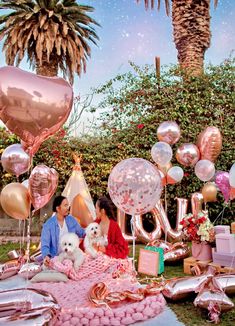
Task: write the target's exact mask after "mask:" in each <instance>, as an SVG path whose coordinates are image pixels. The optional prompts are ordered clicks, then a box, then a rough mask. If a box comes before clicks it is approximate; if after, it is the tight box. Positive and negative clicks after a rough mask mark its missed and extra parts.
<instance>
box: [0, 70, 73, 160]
mask: <svg viewBox="0 0 235 326" xmlns="http://www.w3.org/2000/svg"><path fill="white" fill-rule="evenodd" d="M72 103H73V91H72V88H71V86H70V85H69V84H68V83H67V82H66V81H65V80H64V79H62V78H58V77H43V76H38V75H35V74H32V73H30V72H26V71H23V70H21V69H19V68H15V67H12V66H8V67H2V68H0V118H1V120H2V121H3V122H4V123H5V124H6V126H7V127H8V128H9V130H11V131H12V132H13V133H15V134H16V135H17V136H19V137H20V138H21V139H22V141H23V142H24V143H25V148H26V149H27V151H28V153H29V154H30V155H33V154H34V153H36V151H37V150H38V148H39V146H40V145H41V143H42V142H43V141H44V140H45V139H47V138H48V137H50V136H51V135H53V134H54V133H55V132H56V131H57V130H59V129H60V127H61V126H62V125H63V124H64V122H65V121H66V120H67V118H68V116H69V113H70V111H71V108H72Z"/></svg>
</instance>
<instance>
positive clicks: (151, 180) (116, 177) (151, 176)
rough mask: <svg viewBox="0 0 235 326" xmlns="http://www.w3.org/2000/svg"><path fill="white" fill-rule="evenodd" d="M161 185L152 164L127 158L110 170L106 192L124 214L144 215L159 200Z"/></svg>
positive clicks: (157, 173)
mask: <svg viewBox="0 0 235 326" xmlns="http://www.w3.org/2000/svg"><path fill="white" fill-rule="evenodd" d="M161 183H162V181H161V176H160V174H159V172H158V170H157V169H156V167H155V166H154V165H153V164H151V163H150V162H148V161H146V160H144V159H142V158H129V159H126V160H123V161H121V162H119V163H118V164H117V165H116V166H115V167H114V168H113V169H112V171H111V173H110V176H109V179H108V190H109V194H110V197H111V199H112V200H113V202H114V204H115V205H116V206H117V207H118V208H119V209H120V210H122V211H123V212H125V213H126V214H129V215H134V214H145V213H147V212H149V211H151V209H153V207H154V206H155V204H156V203H157V201H158V200H159V198H160V196H161V191H162V184H161Z"/></svg>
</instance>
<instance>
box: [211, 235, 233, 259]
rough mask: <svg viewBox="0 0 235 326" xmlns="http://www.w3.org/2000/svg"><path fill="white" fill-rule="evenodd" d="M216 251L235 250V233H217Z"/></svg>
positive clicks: (226, 251)
mask: <svg viewBox="0 0 235 326" xmlns="http://www.w3.org/2000/svg"><path fill="white" fill-rule="evenodd" d="M215 242H216V251H217V252H218V253H228V254H230V253H233V252H235V234H226V233H220V234H216V235H215Z"/></svg>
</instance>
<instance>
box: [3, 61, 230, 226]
mask: <svg viewBox="0 0 235 326" xmlns="http://www.w3.org/2000/svg"><path fill="white" fill-rule="evenodd" d="M233 65H234V59H229V60H227V61H225V62H223V63H222V64H221V65H219V66H211V65H210V66H208V67H207V68H206V70H205V74H204V75H203V76H201V77H193V78H191V79H190V80H189V79H187V81H184V82H183V81H182V80H183V79H182V78H181V75H180V74H181V72H180V71H179V70H178V69H177V67H168V68H167V67H166V68H165V69H164V71H163V72H162V75H161V79H160V80H157V79H156V76H155V70H154V69H153V67H149V66H146V67H143V68H140V67H137V66H135V65H134V64H133V63H132V64H131V66H132V68H133V72H128V73H126V74H124V75H118V76H117V77H116V78H114V79H112V80H110V81H109V82H107V83H106V84H105V85H103V86H102V87H100V88H99V89H97V90H96V93H97V94H99V95H102V98H103V100H102V102H101V103H99V104H98V105H97V107H92V108H91V111H93V112H94V111H99V110H100V112H101V113H100V118H99V121H98V124H97V126H96V135H95V136H87V137H86V138H84V137H83V138H80V139H77V138H72V137H69V136H67V135H66V134H65V133H64V132H61V131H60V132H59V133H57V134H56V135H54V136H53V137H51V138H50V139H49V140H47V141H45V142H44V143H43V144H42V145H41V147H40V149H39V151H38V153H37V154H36V155H35V157H34V161H33V164H34V166H35V165H37V164H39V163H44V164H46V165H48V166H50V167H54V168H55V169H56V170H57V171H58V172H59V174H60V180H59V189H63V188H64V186H65V183H66V182H67V180H68V178H69V176H70V174H71V167H72V164H73V162H72V155H71V153H72V151H73V150H76V151H77V152H78V153H79V154H82V163H81V165H82V170H83V172H84V176H85V179H86V182H87V183H88V186H89V188H90V192H91V195H92V196H93V198H95V197H97V196H99V195H101V194H105V193H107V180H108V176H109V174H110V171H111V169H112V168H113V167H114V166H115V164H116V163H118V162H119V161H121V160H123V159H125V158H129V157H141V158H145V159H147V160H150V161H152V159H151V156H150V150H151V147H152V146H153V145H154V143H156V142H157V132H156V131H157V127H158V126H159V124H160V123H161V122H163V121H166V120H173V121H176V122H177V123H178V124H179V125H180V128H181V132H182V134H181V138H180V141H179V142H178V143H177V144H175V145H174V146H173V151H174V153H175V151H176V149H177V147H178V146H180V145H181V144H183V143H186V142H187V143H188V142H190V143H195V142H196V139H197V136H198V134H199V133H200V132H201V131H202V130H203V129H204V128H205V127H206V126H217V127H218V128H219V129H220V131H221V133H222V136H223V147H222V151H221V154H220V156H219V157H218V159H217V161H216V162H215V163H216V164H215V165H216V169H217V170H222V171H229V169H230V167H231V166H232V164H233V162H234V161H235V147H234V143H235V129H234V124H235V111H234V70H233V69H234V68H233ZM97 130H98V132H97ZM16 140H17V139H16V137H15V136H14V135H12V134H9V133H7V132H6V131H5V130H1V143H0V150H1V151H2V150H3V149H4V148H5V147H7V146H8V145H10V144H11V143H15V142H17V141H16ZM172 163H173V164H177V165H179V163H177V162H176V159H175V156H174V157H173V160H172ZM183 169H184V172H185V177H184V178H183V180H182V182H181V183H179V184H176V185H172V186H167V201H168V216H169V218H170V219H171V220H175V217H176V202H175V200H174V199H175V198H176V197H181V198H182V197H184V198H190V197H191V194H192V193H194V192H197V191H200V190H201V188H202V186H203V183H202V182H201V181H200V180H199V179H198V178H197V177H196V176H195V174H194V170H193V169H192V168H185V167H183ZM1 173H2V186H3V185H5V184H7V183H9V182H12V180H14V178H13V177H12V176H10V175H9V174H8V173H4V172H3V171H1ZM26 178H27V177H25V176H20V180H22V179H26ZM208 207H209V214H210V218H211V219H212V220H214V219H215V218H216V217H217V216H218V214H219V213H221V212H223V213H221V216H220V218H219V219H218V223H220V222H221V220H222V223H223V224H227V223H230V222H231V221H232V220H234V215H235V201H233V202H230V203H229V204H225V202H224V199H223V196H222V194H221V193H219V195H218V201H217V202H216V203H209V204H208Z"/></svg>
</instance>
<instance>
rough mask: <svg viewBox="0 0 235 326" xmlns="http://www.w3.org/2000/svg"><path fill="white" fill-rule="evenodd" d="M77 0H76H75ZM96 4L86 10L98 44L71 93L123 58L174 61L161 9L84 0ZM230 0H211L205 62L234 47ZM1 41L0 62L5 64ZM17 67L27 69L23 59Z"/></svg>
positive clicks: (117, 68)
mask: <svg viewBox="0 0 235 326" xmlns="http://www.w3.org/2000/svg"><path fill="white" fill-rule="evenodd" d="M78 2H79V1H78ZM82 3H83V4H86V5H90V6H92V7H94V8H95V11H94V12H93V13H92V14H91V16H92V18H94V19H95V20H96V21H97V22H99V24H100V25H101V27H96V32H97V34H98V36H99V39H100V40H99V41H98V46H95V45H93V44H91V58H90V59H89V60H88V62H87V72H86V74H82V76H81V77H80V78H76V79H75V83H74V86H73V88H74V94H75V95H80V96H83V95H85V94H88V93H90V88H91V87H97V86H99V85H102V84H103V83H104V82H106V81H107V80H109V79H110V78H113V77H115V76H116V75H117V74H119V73H124V72H126V71H128V70H130V69H131V68H130V66H129V64H128V61H133V62H134V63H136V64H138V65H145V64H154V58H155V56H159V57H160V58H161V65H165V64H171V63H177V51H176V49H175V45H174V42H173V37H172V25H171V18H170V17H167V16H166V14H165V7H164V1H163V0H162V1H161V10H160V11H157V10H156V9H154V10H150V9H149V10H148V11H146V10H145V8H144V1H143V0H142V1H140V3H139V4H137V3H136V0H83V1H82ZM234 17H235V1H234V0H219V3H218V6H217V8H216V10H215V9H214V7H213V1H211V32H212V40H211V47H210V48H209V50H207V52H206V56H205V63H212V64H219V63H221V62H222V61H223V60H224V59H226V58H228V56H229V54H230V53H231V51H232V50H233V49H235V33H234V31H235V19H234ZM1 47H2V44H1V45H0V51H1V52H0V53H1V54H0V66H3V65H5V60H4V54H3V53H2V49H1ZM20 68H22V69H24V70H29V68H28V65H27V64H26V62H25V61H24V62H23V64H22V65H21V66H20Z"/></svg>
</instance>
